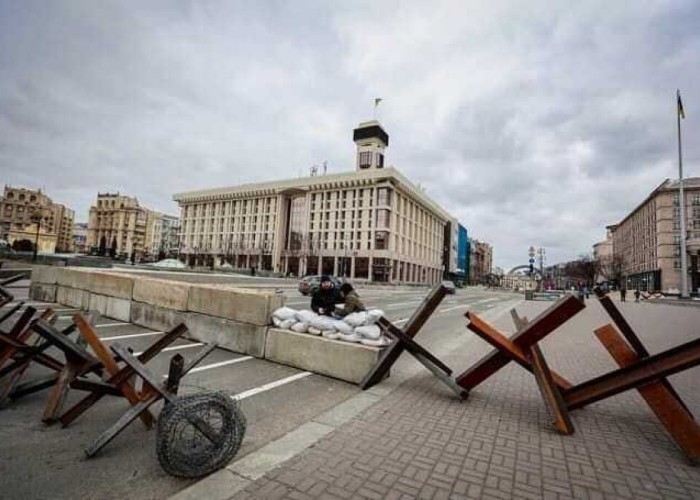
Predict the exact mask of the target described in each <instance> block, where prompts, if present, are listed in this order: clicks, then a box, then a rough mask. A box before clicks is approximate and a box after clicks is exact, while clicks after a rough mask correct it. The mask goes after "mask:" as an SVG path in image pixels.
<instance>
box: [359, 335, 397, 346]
mask: <svg viewBox="0 0 700 500" xmlns="http://www.w3.org/2000/svg"><path fill="white" fill-rule="evenodd" d="M360 343H361V344H362V345H366V346H370V347H385V346H388V345H389V344H391V340H389V339H388V338H386V337H385V336H384V335H382V336H381V337H379V338H378V339H377V340H372V339H365V338H363V339H362V340H360Z"/></svg>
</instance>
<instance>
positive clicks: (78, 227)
mask: <svg viewBox="0 0 700 500" xmlns="http://www.w3.org/2000/svg"><path fill="white" fill-rule="evenodd" d="M87 233H88V225H87V224H85V223H84V222H76V223H75V224H73V251H74V252H76V253H87V252H88V250H89V248H88V244H87Z"/></svg>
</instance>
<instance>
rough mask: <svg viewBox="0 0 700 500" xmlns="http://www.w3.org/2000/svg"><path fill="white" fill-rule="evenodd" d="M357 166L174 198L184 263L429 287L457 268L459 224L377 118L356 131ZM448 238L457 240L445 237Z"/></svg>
mask: <svg viewBox="0 0 700 500" xmlns="http://www.w3.org/2000/svg"><path fill="white" fill-rule="evenodd" d="M353 140H354V142H355V144H356V148H357V149H356V157H355V171H352V172H345V173H339V174H332V175H312V176H310V177H303V178H298V179H291V180H283V181H276V182H264V183H258V184H247V185H242V186H236V187H229V188H218V189H207V190H202V191H194V192H187V193H179V194H176V195H174V199H175V201H177V202H178V203H179V205H180V210H181V214H180V224H181V229H180V238H181V240H180V252H181V255H184V257H185V259H186V260H187V263H188V264H189V265H202V266H217V265H221V264H223V263H224V262H227V263H230V264H231V265H233V267H238V268H257V269H262V270H266V271H273V272H279V273H284V274H290V275H294V276H304V275H307V274H333V275H336V276H343V277H348V278H350V279H356V280H368V281H380V282H402V283H435V282H437V281H439V280H441V279H442V277H443V276H445V275H447V274H448V273H449V272H454V269H452V267H454V266H456V258H455V256H454V255H452V252H453V250H452V247H453V246H455V247H456V236H455V235H456V233H457V227H458V225H457V221H456V220H455V219H454V218H452V217H451V216H450V215H449V214H448V213H447V212H446V211H445V210H443V209H442V208H441V207H440V206H438V205H437V204H436V203H435V202H434V201H433V200H431V199H430V198H429V197H428V196H427V195H426V194H425V192H424V191H423V190H422V189H420V188H418V187H416V186H414V185H413V184H412V183H411V182H410V181H409V180H408V179H407V178H406V177H404V176H403V175H402V174H401V173H400V172H399V171H398V170H397V169H396V168H394V167H388V168H385V150H386V148H387V146H388V145H389V135H388V134H387V133H386V131H385V130H384V128H383V127H382V126H381V124H380V123H379V122H377V121H370V122H364V123H361V124H360V125H359V126H358V127H357V128H356V129H355V130H354V134H353ZM453 239H454V240H455V241H454V242H453V241H452V240H453Z"/></svg>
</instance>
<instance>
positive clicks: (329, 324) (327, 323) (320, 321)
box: [309, 316, 335, 331]
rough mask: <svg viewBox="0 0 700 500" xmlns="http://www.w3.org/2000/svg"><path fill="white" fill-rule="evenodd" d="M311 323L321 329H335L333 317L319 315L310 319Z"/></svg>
mask: <svg viewBox="0 0 700 500" xmlns="http://www.w3.org/2000/svg"><path fill="white" fill-rule="evenodd" d="M309 324H310V325H311V326H313V327H314V328H318V329H319V330H321V331H323V330H335V320H334V319H333V318H329V317H328V316H317V317H315V318H314V319H312V320H311V321H309Z"/></svg>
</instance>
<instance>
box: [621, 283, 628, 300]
mask: <svg viewBox="0 0 700 500" xmlns="http://www.w3.org/2000/svg"><path fill="white" fill-rule="evenodd" d="M625 297H627V289H626V288H625V287H624V286H623V287H621V288H620V302H624V301H625Z"/></svg>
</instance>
